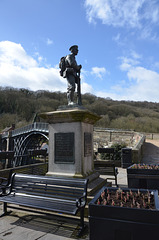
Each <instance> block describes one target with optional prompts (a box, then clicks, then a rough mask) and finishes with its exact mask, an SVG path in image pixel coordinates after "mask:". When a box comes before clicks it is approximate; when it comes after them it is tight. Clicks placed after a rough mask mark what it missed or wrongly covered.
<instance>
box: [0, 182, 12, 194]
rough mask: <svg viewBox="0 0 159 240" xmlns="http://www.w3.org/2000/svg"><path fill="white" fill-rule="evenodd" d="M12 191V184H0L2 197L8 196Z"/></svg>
mask: <svg viewBox="0 0 159 240" xmlns="http://www.w3.org/2000/svg"><path fill="white" fill-rule="evenodd" d="M10 193H11V184H9V185H8V186H0V197H3V196H7V195H9V194H10Z"/></svg>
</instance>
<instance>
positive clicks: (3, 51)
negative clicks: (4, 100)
mask: <svg viewBox="0 0 159 240" xmlns="http://www.w3.org/2000/svg"><path fill="white" fill-rule="evenodd" d="M41 59H42V57H40V59H39V60H41ZM0 86H3V87H6V86H12V87H15V88H28V89H31V90H34V91H36V90H51V91H66V80H65V79H63V78H61V77H60V75H59V70H58V69H56V68H52V67H48V68H46V67H40V66H39V63H38V62H37V61H36V60H35V59H34V58H33V57H31V56H29V55H28V54H27V53H26V51H25V50H24V48H23V47H22V46H21V45H20V44H17V43H14V42H10V41H2V42H0Z"/></svg>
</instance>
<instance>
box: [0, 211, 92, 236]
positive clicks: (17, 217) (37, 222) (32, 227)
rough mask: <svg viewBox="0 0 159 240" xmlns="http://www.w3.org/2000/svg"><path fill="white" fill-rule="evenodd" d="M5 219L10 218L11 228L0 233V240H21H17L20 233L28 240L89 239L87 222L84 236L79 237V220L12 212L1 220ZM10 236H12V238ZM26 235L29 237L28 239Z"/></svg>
mask: <svg viewBox="0 0 159 240" xmlns="http://www.w3.org/2000/svg"><path fill="white" fill-rule="evenodd" d="M5 218H8V219H9V218H10V227H9V228H8V229H6V230H5V231H4V232H3V233H2V232H1V233H0V240H1V239H7V240H8V239H13V238H14V239H20V238H17V234H18V232H19V233H20V234H21V237H22V238H21V239H27V240H28V239H31V240H37V239H39V240H48V239H86V240H87V239H89V238H88V223H87V222H86V223H85V224H86V229H85V231H84V233H83V235H82V236H81V237H77V233H78V230H79V226H78V225H79V219H73V218H68V217H63V216H62V217H58V216H54V215H45V214H42V215H41V214H27V213H25V214H24V213H19V212H12V213H11V214H10V215H8V216H4V217H2V218H1V220H2V219H4V220H5ZM12 218H13V219H12ZM6 220H7V219H6ZM33 233H34V235H33ZM10 235H12V237H11V236H10ZM26 235H27V236H28V237H26ZM31 236H32V237H31ZM56 236H57V238H56ZM25 237H26V238H25ZM60 237H61V238H60Z"/></svg>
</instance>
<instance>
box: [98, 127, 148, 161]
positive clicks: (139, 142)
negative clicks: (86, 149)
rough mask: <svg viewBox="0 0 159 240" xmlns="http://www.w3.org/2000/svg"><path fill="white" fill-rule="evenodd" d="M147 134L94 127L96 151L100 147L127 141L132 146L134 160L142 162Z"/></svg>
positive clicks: (128, 145) (127, 144) (129, 146)
mask: <svg viewBox="0 0 159 240" xmlns="http://www.w3.org/2000/svg"><path fill="white" fill-rule="evenodd" d="M144 142H145V135H144V134H142V133H138V132H135V131H125V130H114V129H102V128H94V151H97V148H98V147H111V145H112V144H114V143H119V144H120V143H126V146H127V147H128V148H132V162H135V163H137V162H140V161H141V159H142V146H143V143H144Z"/></svg>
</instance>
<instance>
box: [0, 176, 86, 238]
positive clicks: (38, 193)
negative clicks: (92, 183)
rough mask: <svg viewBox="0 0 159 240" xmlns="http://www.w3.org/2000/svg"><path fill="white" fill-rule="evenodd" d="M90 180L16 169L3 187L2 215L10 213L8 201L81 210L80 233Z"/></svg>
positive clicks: (66, 210)
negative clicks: (51, 175)
mask: <svg viewBox="0 0 159 240" xmlns="http://www.w3.org/2000/svg"><path fill="white" fill-rule="evenodd" d="M87 184H88V180H87V179H71V178H55V177H46V176H39V175H27V174H17V173H13V174H12V176H11V181H10V184H9V185H8V186H7V187H2V188H1V192H2V193H1V196H0V201H1V202H3V214H2V215H6V214H7V213H8V212H7V207H9V206H8V205H7V204H8V203H9V204H16V205H21V206H25V207H31V208H36V209H42V210H47V211H53V212H58V213H64V214H71V215H76V214H77V213H78V212H80V224H81V229H80V234H81V233H82V231H83V229H84V209H85V205H86V202H87ZM11 207H12V208H13V207H14V206H11ZM14 208H17V207H14ZM25 210H26V209H25Z"/></svg>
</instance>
